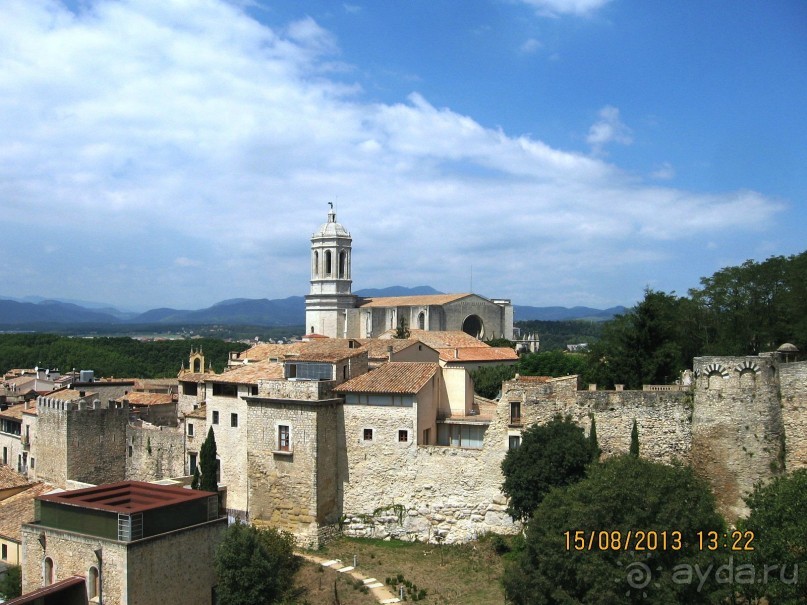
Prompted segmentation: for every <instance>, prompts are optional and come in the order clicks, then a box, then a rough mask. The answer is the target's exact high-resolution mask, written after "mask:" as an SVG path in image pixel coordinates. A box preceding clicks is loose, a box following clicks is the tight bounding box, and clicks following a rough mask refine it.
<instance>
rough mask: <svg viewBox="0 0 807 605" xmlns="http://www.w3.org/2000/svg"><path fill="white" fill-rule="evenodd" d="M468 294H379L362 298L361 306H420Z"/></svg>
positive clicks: (359, 303)
mask: <svg viewBox="0 0 807 605" xmlns="http://www.w3.org/2000/svg"><path fill="white" fill-rule="evenodd" d="M466 296H471V295H470V294H468V293H465V294H422V295H420V296H378V297H372V298H361V299H359V301H358V306H359V307H419V306H424V307H425V306H428V305H444V304H446V303H450V302H454V301H455V300H459V299H461V298H465V297H466Z"/></svg>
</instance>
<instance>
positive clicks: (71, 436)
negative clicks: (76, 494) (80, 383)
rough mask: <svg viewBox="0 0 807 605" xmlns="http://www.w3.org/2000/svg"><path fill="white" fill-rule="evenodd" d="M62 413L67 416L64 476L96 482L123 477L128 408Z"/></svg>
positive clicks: (119, 479) (120, 479)
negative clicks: (65, 470) (65, 473)
mask: <svg viewBox="0 0 807 605" xmlns="http://www.w3.org/2000/svg"><path fill="white" fill-rule="evenodd" d="M62 413H63V414H65V415H66V417H67V449H66V455H67V478H68V479H72V480H74V481H82V482H85V483H95V484H101V483H114V482H116V481H123V480H124V479H125V477H126V447H125V444H126V426H127V424H128V410H126V409H125V408H124V409H100V410H80V411H79V410H77V411H70V412H62ZM44 415H48V414H44ZM41 417H42V415H40V418H41Z"/></svg>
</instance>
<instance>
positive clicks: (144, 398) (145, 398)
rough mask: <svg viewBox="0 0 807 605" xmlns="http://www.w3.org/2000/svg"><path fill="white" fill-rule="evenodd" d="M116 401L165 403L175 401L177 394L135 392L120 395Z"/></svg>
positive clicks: (130, 403)
mask: <svg viewBox="0 0 807 605" xmlns="http://www.w3.org/2000/svg"><path fill="white" fill-rule="evenodd" d="M115 401H120V402H126V403H128V404H129V405H165V404H168V403H175V402H176V396H175V395H172V394H171V393H140V392H134V393H129V394H127V395H123V396H122V397H118V398H117V399H116V400H115Z"/></svg>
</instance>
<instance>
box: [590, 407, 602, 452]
mask: <svg viewBox="0 0 807 605" xmlns="http://www.w3.org/2000/svg"><path fill="white" fill-rule="evenodd" d="M588 447H589V449H590V450H591V461H592V462H597V461H598V460H599V459H600V454H601V453H602V450H601V449H600V444H599V442H598V441H597V421H596V420H594V414H592V415H591V428H590V429H589V431H588Z"/></svg>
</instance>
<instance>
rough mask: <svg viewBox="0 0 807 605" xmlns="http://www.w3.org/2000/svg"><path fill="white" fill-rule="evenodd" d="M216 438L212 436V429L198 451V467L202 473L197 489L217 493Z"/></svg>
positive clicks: (211, 428)
mask: <svg viewBox="0 0 807 605" xmlns="http://www.w3.org/2000/svg"><path fill="white" fill-rule="evenodd" d="M216 455H217V451H216V436H215V434H213V427H212V426H211V427H210V430H208V431H207V439H205V442H204V443H203V444H202V448H201V450H200V451H199V466H200V467H201V471H202V480H201V481H200V482H199V489H201V490H203V491H207V492H218V490H219V484H218V481H217V480H216V466H217V463H216Z"/></svg>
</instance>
